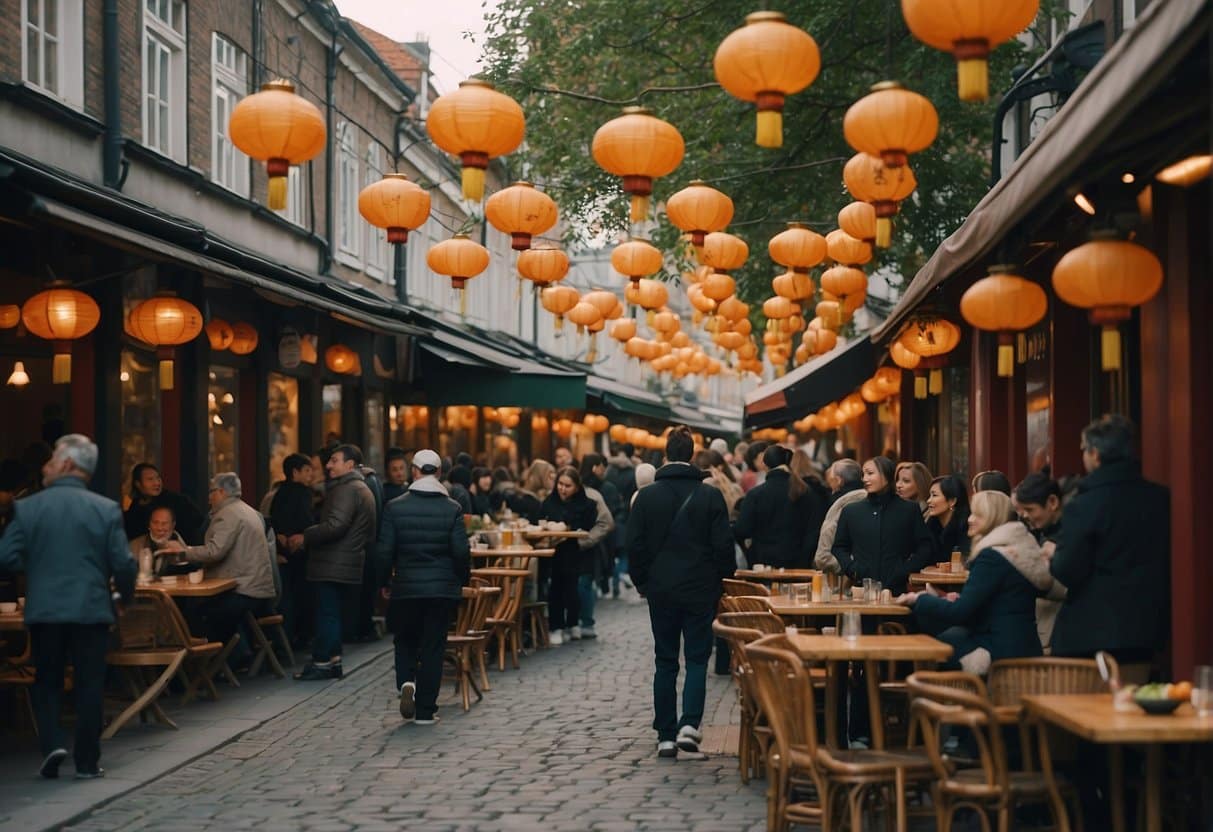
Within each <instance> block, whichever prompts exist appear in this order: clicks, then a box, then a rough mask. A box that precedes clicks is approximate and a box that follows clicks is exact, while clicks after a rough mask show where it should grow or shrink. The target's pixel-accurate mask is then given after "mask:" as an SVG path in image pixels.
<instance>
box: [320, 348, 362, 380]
mask: <svg viewBox="0 0 1213 832" xmlns="http://www.w3.org/2000/svg"><path fill="white" fill-rule="evenodd" d="M360 363H361V362H360V361H359V360H358V353H356V352H354V351H353V350H352V349H350V348H349V347H347V346H346V345H345V344H333V345H332V346H330V347H329V348H328V349H326V350H325V351H324V366H326V367H328V368H329V370H330V371H332V372H334V373H336V374H337V375H343V376H344V375H353V374H355V373H356V372H357V368H358V365H359V364H360Z"/></svg>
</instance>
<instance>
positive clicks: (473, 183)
mask: <svg viewBox="0 0 1213 832" xmlns="http://www.w3.org/2000/svg"><path fill="white" fill-rule="evenodd" d="M460 182H461V183H462V185H463V198H464V199H470V200H471V201H472V202H479V201H480V200H482V199H484V169H483V168H469V167H466V166H465V167H464V168H463V175H462V176H461V177H460Z"/></svg>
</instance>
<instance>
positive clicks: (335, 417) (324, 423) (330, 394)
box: [320, 384, 342, 442]
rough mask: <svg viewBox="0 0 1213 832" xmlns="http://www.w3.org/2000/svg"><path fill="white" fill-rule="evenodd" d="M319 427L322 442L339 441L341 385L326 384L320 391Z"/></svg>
mask: <svg viewBox="0 0 1213 832" xmlns="http://www.w3.org/2000/svg"><path fill="white" fill-rule="evenodd" d="M320 402H321V408H320V427H321V429H322V430H323V431H324V441H325V442H328V441H330V440H333V439H336V440H337V441H338V442H340V441H341V436H342V434H341V385H340V384H326V385H324V387H323V388H322V389H321V391H320Z"/></svg>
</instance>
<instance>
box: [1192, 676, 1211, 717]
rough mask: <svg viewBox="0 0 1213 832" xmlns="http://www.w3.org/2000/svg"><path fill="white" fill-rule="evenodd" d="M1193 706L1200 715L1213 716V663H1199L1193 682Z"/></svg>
mask: <svg viewBox="0 0 1213 832" xmlns="http://www.w3.org/2000/svg"><path fill="white" fill-rule="evenodd" d="M1192 707H1194V708H1196V713H1197V715H1198V716H1213V665H1207V664H1202V665H1197V667H1196V673H1195V674H1194V676H1193V682H1192Z"/></svg>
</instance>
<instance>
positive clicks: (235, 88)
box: [211, 32, 251, 199]
mask: <svg viewBox="0 0 1213 832" xmlns="http://www.w3.org/2000/svg"><path fill="white" fill-rule="evenodd" d="M221 49H222V50H224V51H225V52H227V53H230V54H231V55H232V57H233V58H234V59H235V60H234V63H235V64H236V65H235V66H234V67H233V66H228V65H227V64H226V63H224V62H223V61H221V60H220V50H221ZM248 93H249V76H248V53H247V52H245V51H244V50H243V49H241V48H240V47H239V46H237V45H236V44H235V43H234V42H233V41H231V40H230V39H228V38H227V37H225V36H224V35H222V34H220V33H219V32H212V33H211V181H213V182H215V183H216V184H218V185H220V186H222V187H224V188H227V189H228V190H229V191H232V192H234V193H237V194H239V195H240V196H242V197H245V198H246V199H247V198H248V196H249V191H250V187H251V175H250V167H251V162H250V160H249V157H248V156H246V155H244V153H242V152H241V151H240V149H239V148H237V147H236V145H235V143H233V142H232V140H231V138H229V137H228V134H227V120H228V118H230V117H231V113H232V109H233V108H234V107H235V106H236V104H237V103H239V101H240V99H242V98H244V97H245V96H246V95H248ZM221 110H222V111H223V112H221ZM225 146H226V149H227V151H228V152H230V154H231V160H230V167H231V171H230V173H231V180H230V181H228V171H227V170H226V168H227V166H228V164H229V163H228V162H227V160H225V159H224V158H223V154H224V151H225Z"/></svg>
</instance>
